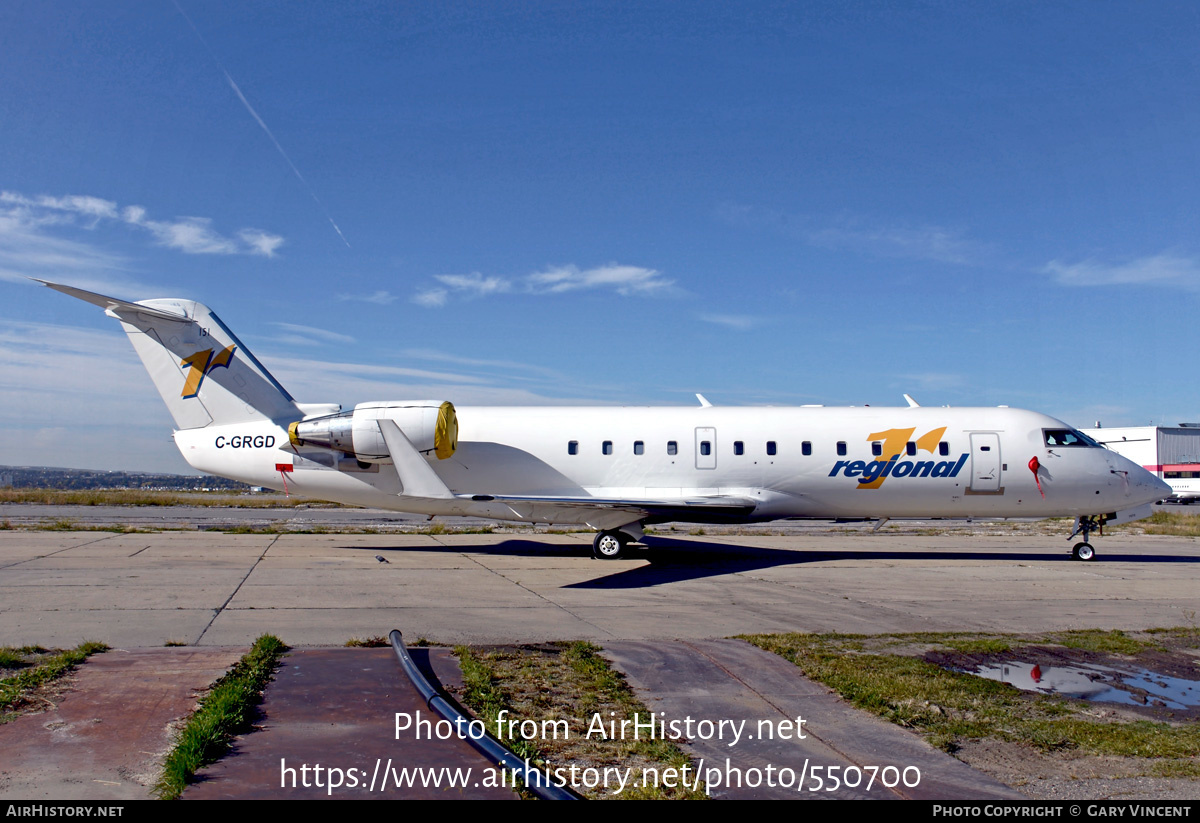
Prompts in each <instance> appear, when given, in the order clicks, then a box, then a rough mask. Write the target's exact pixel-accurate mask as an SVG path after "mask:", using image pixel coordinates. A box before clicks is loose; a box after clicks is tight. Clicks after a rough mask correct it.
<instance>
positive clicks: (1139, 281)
mask: <svg viewBox="0 0 1200 823" xmlns="http://www.w3.org/2000/svg"><path fill="white" fill-rule="evenodd" d="M1042 271H1043V272H1044V273H1045V274H1049V275H1050V276H1052V277H1053V278H1054V279H1055V280H1057V281H1058V282H1059V283H1061V284H1063V285H1064V286H1114V285H1155V286H1179V287H1182V288H1186V289H1197V288H1200V262H1198V261H1196V260H1195V259H1193V258H1189V257H1179V256H1177V255H1173V254H1167V253H1164V254H1157V255H1154V256H1153V257H1143V258H1140V259H1138V260H1132V261H1130V262H1128V263H1124V264H1117V265H1112V264H1105V263H1098V262H1096V261H1095V260H1085V261H1083V262H1082V263H1062V262H1060V261H1058V260H1052V261H1050V262H1049V263H1047V264H1046V266H1045V267H1044V268H1043V269H1042Z"/></svg>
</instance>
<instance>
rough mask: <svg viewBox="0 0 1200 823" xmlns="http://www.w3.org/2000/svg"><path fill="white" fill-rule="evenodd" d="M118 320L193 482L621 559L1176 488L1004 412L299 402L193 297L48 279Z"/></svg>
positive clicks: (1085, 512)
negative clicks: (641, 543) (742, 539)
mask: <svg viewBox="0 0 1200 823" xmlns="http://www.w3.org/2000/svg"><path fill="white" fill-rule="evenodd" d="M39 282H43V283H45V284H46V285H47V286H49V287H50V288H52V289H56V290H58V291H61V292H63V293H64V294H69V295H71V296H73V297H78V298H79V299H81V300H86V301H87V302H89V303H94V304H95V305H97V306H100V307H101V308H103V309H104V310H105V313H106V314H108V315H109V316H110V317H114V318H116V319H117V320H120V321H121V324H122V325H123V326H124V327H125V331H126V332H127V333H128V334H129V339H130V340H131V341H132V342H133V347H134V349H135V350H136V351H137V353H138V355H139V356H140V357H141V358H142V362H143V363H144V364H145V366H146V368H147V370H149V372H150V376H151V378H152V379H153V381H154V385H155V386H156V387H157V388H158V391H159V393H160V394H161V395H162V398H163V400H164V401H166V404H167V406H168V407H169V408H170V410H171V415H172V416H173V417H174V418H175V424H176V425H177V426H178V430H177V431H176V432H175V444H176V445H177V446H178V447H179V450H180V451H181V452H183V456H184V458H185V459H186V460H187V462H188V463H190V464H191V465H192V466H193V467H194V468H196V469H198V470H200V471H202V472H207V473H209V474H214V475H220V476H223V477H229V478H233V479H235V480H240V481H242V482H245V483H250V484H252V485H256V486H267V487H270V488H274V489H280V490H285V491H287V492H289V493H294V494H298V495H302V496H307V497H313V498H319V499H323V500H333V501H338V502H342V503H350V504H356V505H360V506H374V507H378V508H382V509H393V510H396V511H404V512H414V513H420V514H428V515H431V516H432V515H466V516H472V517H488V518H497V519H501V520H517V521H521V522H526V523H558V524H586V525H587V526H589V527H590V528H592V529H595V530H596V531H597V535H596V538H595V542H594V554H595V556H596V557H600V558H616V557H620V556H622V555H623V554H624V553H625V550H626V547H627V545H628V544H629V542H631V541H635V540H638V539H640V538H641V537H642V534H643V532H642V527H643V526H645V525H646V524H652V523H664V522H671V521H682V522H692V523H750V522H759V521H767V520H777V519H783V518H813V519H845V520H876V521H878V522H879V524H880V525H882V523H883V522H886V521H887V520H888V519H892V518H1004V517H1022V518H1041V517H1061V516H1073V517H1075V518H1076V521H1075V523H1076V525H1075V530H1074V531H1073V532H1072V533H1071V535H1070V536H1069V537H1068V540H1069V539H1070V537H1074V536H1075V535H1076V534H1080V533H1082V536H1083V542H1081V543H1078V544H1076V545H1075V547H1074V549H1073V551H1072V555H1073V556H1074V557H1075V558H1076V559H1079V560H1090V559H1092V558H1093V557H1094V556H1095V551H1094V549H1093V548H1092V546H1091V544H1089V543H1088V542H1087V541H1088V535H1089V533H1090V532H1091V531H1093V530H1095V529H1097V528H1099V527H1100V526H1103V525H1104V524H1105V523H1121V522H1126V521H1129V520H1137V519H1139V518H1142V517H1146V516H1148V515H1149V514H1150V511H1151V504H1152V503H1153V502H1154V501H1156V500H1160V499H1162V498H1164V497H1168V496H1169V495H1170V494H1171V489H1170V487H1168V486H1167V484H1165V483H1163V482H1162V481H1161V480H1159V479H1157V478H1155V477H1154V476H1153V475H1151V474H1150V473H1149V472H1147V471H1145V470H1143V469H1142V468H1141V467H1140V466H1137V465H1135V464H1134V463H1132V462H1130V461H1129V460H1127V459H1125V458H1124V457H1121V456H1120V455H1118V454H1116V453H1114V452H1111V451H1108V450H1107V449H1105V448H1103V447H1101V446H1099V445H1098V444H1097V443H1095V442H1094V441H1093V440H1091V439H1090V438H1088V437H1086V436H1084V435H1083V434H1081V433H1080V432H1078V431H1077V430H1075V429H1073V428H1071V427H1070V426H1068V425H1066V424H1065V423H1063V422H1061V421H1059V420H1055V419H1054V418H1052V417H1047V416H1046V415H1044V414H1038V413H1036V412H1030V411H1022V410H1019V409H1010V408H1007V407H1004V406H1001V407H999V408H953V409H952V408H931V407H920V406H918V405H917V403H916V402H915V401H913V400H912V399H911V398H909V397H908V396H907V395H906V396H905V399H906V400H908V403H909V405H908V407H907V408H872V407H861V408H858V407H855V408H822V407H813V406H802V407H799V408H771V407H766V408H759V407H741V408H738V407H716V406H713V405H711V404H710V403H708V402H707V401H706V400H704V398H703V397H700V396H699V395H698V397H699V399H700V405H699V406H698V407H690V408H687V407H684V408H669V407H664V408H646V407H628V406H626V407H620V408H618V407H611V406H610V407H601V408H575V407H535V408H522V407H493V408H462V409H458V410H456V409H455V408H454V406H453V405H451V403H449V402H446V401H442V400H397V401H382V402H370V403H359V404H358V405H357V406H355V407H354V408H353V409H352V410H350V411H343V410H342V407H341V406H340V405H338V404H334V403H319V404H312V403H298V402H296V401H295V400H293V399H292V397H291V395H289V394H288V393H287V391H285V390H284V388H283V387H282V386H281V385H279V383H278V382H277V381H276V380H275V378H274V377H272V376H271V374H270V372H268V371H267V369H266V368H265V367H264V366H263V365H262V363H260V362H259V361H258V360H257V359H255V357H254V355H252V354H251V353H250V351H249V349H247V348H246V347H245V346H244V345H242V343H241V341H239V340H238V339H237V337H235V336H234V334H233V332H231V331H230V330H229V329H228V328H227V327H226V326H225V324H224V323H222V322H221V321H220V320H219V319H218V318H217V315H216V314H214V313H213V312H212V311H210V310H209V309H208V307H206V306H203V305H201V304H200V303H197V302H195V301H193V300H179V299H156V300H143V301H140V302H137V303H130V302H126V301H124V300H118V299H116V298H112V297H105V296H103V295H99V294H93V293H92V292H88V291H83V290H82V289H77V288H73V287H70V286H63V285H58V284H55V283H49V282H46V281H39Z"/></svg>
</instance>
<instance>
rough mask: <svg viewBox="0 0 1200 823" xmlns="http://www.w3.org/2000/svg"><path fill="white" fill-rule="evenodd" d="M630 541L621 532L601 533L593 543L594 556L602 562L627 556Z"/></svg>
mask: <svg viewBox="0 0 1200 823" xmlns="http://www.w3.org/2000/svg"><path fill="white" fill-rule="evenodd" d="M628 542H629V541H628V539H627V538H626V537H625V535H623V534H621V532H617V531H609V532H599V533H598V534H597V535H596V538H595V539H594V540H593V541H592V556H593V557H597V558H599V559H601V560H616V559H617V558H619V557H621V556H622V555H623V554H625V545H626V544H627V543H628Z"/></svg>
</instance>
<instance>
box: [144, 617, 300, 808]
mask: <svg viewBox="0 0 1200 823" xmlns="http://www.w3.org/2000/svg"><path fill="white" fill-rule="evenodd" d="M287 650H288V647H287V646H285V645H284V644H283V641H281V640H280V639H279V638H278V637H275V636H273V635H269V634H264V635H262V636H261V637H259V638H258V639H257V640H255V641H254V645H253V646H252V647H251V649H250V651H249V652H247V653H246V654H245V655H244V656H243V657H242V659H241V660H239V661H238V662H237V663H235V664H234V666H233V668H232V669H230V670H229V672H227V673H226V674H225V675H223V676H222V677H221V678H220V679H218V680H217V681H216V682H215V683H213V685H212V688H211V689H210V690H209V692H208V694H206V695H205V696H204V697H203V698H202V699H201V700H200V705H199V706H197V708H196V711H194V712H193V713H192V716H191V717H190V718H188V721H187V725H186V726H184V728H183V731H182V732H180V734H179V740H178V741H177V742H176V744H175V748H174V749H172V750H171V753H170V754H169V755H167V760H166V763H165V764H164V766H163V775H162V777H161V778H159V780H158V783H157V784H155V787H154V793H155V794H156V795H157V796H158V797H159V798H160V799H162V800H174V799H175V798H177V797H179V795H180V794H181V793H182V792H183V790H184V788H186V787H187V785H188V784H189V783H191V782H192V779H193V778H194V777H195V774H196V770H197V769H200V768H203V767H204V766H207V765H208V764H209V763H214V762H216V760H217V759H218V758H220V757H221V755H223V754H224V753H225V752H226V751H228V750H229V744H230V742H231V741H232V740H233V736H234V735H236V734H239V733H241V732H245V731H249V730H250V728H251V725H250V724H251V721H252V720H253V719H254V715H255V707H256V706H257V705H258V704H259V703H261V702H262V692H263V689H265V688H266V687H267V684H268V683H269V682H271V679H272V677H273V676H274V673H275V668H276V666H278V665H279V658H281V657H282V656H283V653H284V652H286V651H287Z"/></svg>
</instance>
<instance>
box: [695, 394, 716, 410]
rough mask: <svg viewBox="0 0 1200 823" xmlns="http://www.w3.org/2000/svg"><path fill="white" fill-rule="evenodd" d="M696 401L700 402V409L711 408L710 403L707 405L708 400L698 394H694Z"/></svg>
mask: <svg viewBox="0 0 1200 823" xmlns="http://www.w3.org/2000/svg"><path fill="white" fill-rule="evenodd" d="M696 399H697V400H699V401H700V408H702V409H708V408H711V407H712V403H709V402H708V398H707V397H705V396H704V395H702V394H701V393H700V392H696Z"/></svg>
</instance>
